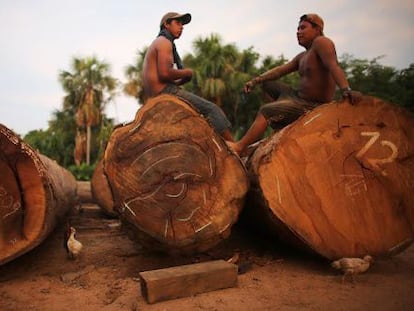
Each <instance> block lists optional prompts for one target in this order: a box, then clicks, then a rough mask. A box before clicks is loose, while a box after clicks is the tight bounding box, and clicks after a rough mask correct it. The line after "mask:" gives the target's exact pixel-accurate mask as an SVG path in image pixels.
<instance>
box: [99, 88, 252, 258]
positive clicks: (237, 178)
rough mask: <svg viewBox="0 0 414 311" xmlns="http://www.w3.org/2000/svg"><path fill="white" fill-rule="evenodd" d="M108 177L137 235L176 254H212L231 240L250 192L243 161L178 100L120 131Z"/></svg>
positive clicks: (159, 100) (143, 112)
mask: <svg viewBox="0 0 414 311" xmlns="http://www.w3.org/2000/svg"><path fill="white" fill-rule="evenodd" d="M104 171H105V174H106V176H107V177H108V182H109V184H110V187H111V189H112V191H113V196H114V203H115V209H116V210H117V212H118V213H119V214H120V215H121V219H122V220H123V221H124V224H127V225H130V226H129V227H130V232H131V233H132V235H133V236H135V237H137V238H138V239H139V240H140V241H141V242H142V243H143V244H146V245H147V246H150V247H152V248H159V249H164V250H167V251H172V252H174V251H179V252H196V251H201V250H206V249H208V248H210V247H213V246H214V245H216V244H217V243H218V242H219V241H221V240H222V239H224V238H226V237H227V236H228V235H229V233H230V230H231V227H232V226H233V224H234V223H235V222H236V221H237V219H238V216H239V213H240V211H241V209H242V206H243V202H244V197H245V194H246V192H247V189H248V178H247V175H246V171H245V169H244V166H243V164H242V163H241V161H240V159H239V158H238V156H237V155H235V154H234V153H233V152H232V151H231V150H230V149H229V148H228V146H227V145H226V143H225V142H224V140H223V139H222V138H221V136H220V135H219V134H217V133H216V132H215V131H214V130H213V128H212V127H211V126H210V125H209V124H208V123H207V121H206V119H205V118H203V117H202V116H200V115H199V114H198V113H197V112H196V111H195V110H194V109H192V108H191V107H190V106H189V104H187V103H186V102H184V101H182V100H180V99H178V98H177V97H175V96H171V95H162V96H159V97H156V98H153V99H151V100H149V101H148V102H146V104H145V105H144V106H143V107H142V108H141V109H140V110H138V112H137V114H136V117H135V120H134V121H133V122H131V123H129V124H126V125H123V126H120V127H118V128H115V130H114V131H113V133H112V135H111V137H110V140H109V142H108V145H107V148H106V152H105V159H104ZM127 227H128V226H127Z"/></svg>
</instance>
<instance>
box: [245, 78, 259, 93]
mask: <svg viewBox="0 0 414 311" xmlns="http://www.w3.org/2000/svg"><path fill="white" fill-rule="evenodd" d="M255 85H256V83H255V81H254V79H252V80H250V81H247V82H246V84H245V85H244V88H243V90H244V92H245V93H250V91H251V90H252V89H253V87H254V86H255Z"/></svg>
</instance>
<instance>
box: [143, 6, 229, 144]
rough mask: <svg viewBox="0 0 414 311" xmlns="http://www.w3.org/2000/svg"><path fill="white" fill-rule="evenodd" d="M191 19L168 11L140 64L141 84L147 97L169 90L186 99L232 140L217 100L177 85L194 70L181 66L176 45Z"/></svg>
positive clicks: (187, 14)
mask: <svg viewBox="0 0 414 311" xmlns="http://www.w3.org/2000/svg"><path fill="white" fill-rule="evenodd" d="M190 21H191V15H190V14H189V13H185V14H180V13H176V12H168V13H166V14H165V15H164V16H163V17H162V18H161V22H160V32H159V33H158V36H157V38H156V39H155V40H154V41H153V42H152V43H151V45H150V46H149V48H148V50H147V53H146V55H145V58H144V64H143V84H144V92H145V96H146V97H153V96H157V95H159V94H172V95H175V96H177V97H180V98H182V99H184V100H186V101H187V102H189V103H190V104H191V105H192V107H193V108H195V109H196V110H197V111H198V112H199V113H200V114H202V115H203V116H205V117H206V118H207V119H208V121H209V122H210V124H211V125H212V126H213V127H214V128H215V129H216V130H217V132H218V133H220V134H221V135H222V136H223V138H224V139H225V140H227V141H233V137H232V135H231V132H230V127H231V123H230V121H229V120H228V119H227V117H226V116H225V115H224V113H223V111H222V110H221V109H220V107H218V106H217V105H216V104H214V103H212V102H210V101H208V100H206V99H204V98H201V97H199V96H197V95H195V94H193V93H190V92H188V91H186V90H184V89H183V88H181V87H180V86H181V85H183V84H184V83H187V82H189V81H190V80H191V78H192V76H193V70H191V69H189V68H184V65H183V63H182V61H181V58H180V56H179V54H178V52H177V49H176V46H175V40H176V39H178V38H179V37H180V36H181V34H182V32H183V29H184V27H183V26H184V25H186V24H188V23H189V22H190Z"/></svg>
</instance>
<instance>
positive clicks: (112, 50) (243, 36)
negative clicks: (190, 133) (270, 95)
mask: <svg viewBox="0 0 414 311" xmlns="http://www.w3.org/2000/svg"><path fill="white" fill-rule="evenodd" d="M169 11H175V12H180V13H191V15H192V21H191V23H190V24H188V25H185V26H184V27H185V28H184V32H183V34H182V36H181V38H179V39H178V40H177V41H176V45H177V48H178V51H179V53H180V54H181V55H182V56H183V55H185V54H186V53H192V52H193V49H192V43H193V42H194V40H196V39H197V38H199V37H204V38H205V37H207V36H209V35H210V34H212V33H215V34H219V35H220V36H221V38H222V43H223V44H230V43H231V44H235V45H236V47H237V48H238V49H239V50H243V49H247V48H249V47H253V48H254V50H255V51H256V52H258V53H259V54H260V55H262V56H266V55H273V56H274V57H275V58H277V57H279V56H280V55H283V56H285V58H287V59H291V58H292V57H294V56H295V55H296V54H298V53H300V52H301V51H303V48H301V47H300V46H299V45H298V44H297V41H296V27H297V25H298V19H299V17H300V16H301V15H303V14H305V13H317V14H319V15H320V16H321V17H322V18H323V19H324V21H325V30H324V32H325V35H326V36H327V37H329V38H331V39H332V40H333V41H334V42H335V46H336V50H337V54H338V55H339V56H341V55H344V54H350V55H352V56H353V57H355V58H358V59H368V60H372V59H374V58H376V57H379V56H382V58H381V59H380V61H379V62H380V63H381V64H382V65H385V66H392V67H395V68H396V69H404V68H408V67H409V66H410V64H412V63H414V18H413V16H414V1H413V0H393V1H390V0H376V1H375V0H365V1H360V0H324V1H322V0H321V1H311V0H308V1H298V0H289V1H283V2H282V1H276V0H255V1H251V0H248V1H247V0H209V1H198V0H176V1H166V0H164V1H162V0H151V1H145V0H142V1H139V0H134V1H132V0H70V1H67V0H66V1H62V0H0V47H1V48H0V123H2V124H3V125H5V126H7V127H8V128H10V129H12V130H14V131H15V132H16V133H18V134H20V135H25V134H27V133H28V132H29V131H31V130H40V129H43V130H46V129H47V128H48V121H49V120H50V119H51V117H52V113H53V112H54V111H56V110H60V109H62V98H63V97H64V95H65V93H64V91H63V89H62V87H61V84H60V83H59V81H58V75H59V72H60V71H62V70H68V71H71V67H70V63H71V60H72V58H73V57H90V56H95V57H97V58H98V60H100V61H105V62H106V63H109V64H110V66H111V74H112V76H113V77H115V78H117V79H119V80H120V81H121V82H125V80H126V79H125V74H124V71H125V68H126V66H128V65H130V64H134V62H135V60H136V55H137V52H138V51H139V50H142V49H143V48H144V47H147V46H148V45H149V44H150V43H151V42H152V40H153V39H154V38H155V36H156V35H157V33H158V30H159V22H160V19H161V17H162V16H163V15H164V14H165V13H166V12H169ZM138 108H139V104H138V103H137V101H136V100H135V99H134V98H132V97H127V96H124V95H122V94H120V96H118V97H117V98H116V99H115V101H114V102H111V103H109V104H108V105H107V107H106V110H105V112H106V114H107V116H108V117H111V118H114V120H115V122H116V123H121V122H126V121H131V120H133V119H134V116H135V112H136V110H137V109H138Z"/></svg>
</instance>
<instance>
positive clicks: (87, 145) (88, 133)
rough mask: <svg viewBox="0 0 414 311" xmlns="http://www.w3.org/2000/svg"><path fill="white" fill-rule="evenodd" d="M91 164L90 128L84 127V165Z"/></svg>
mask: <svg viewBox="0 0 414 311" xmlns="http://www.w3.org/2000/svg"><path fill="white" fill-rule="evenodd" d="M90 163H91V126H90V125H88V126H86V164H87V165H90Z"/></svg>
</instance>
